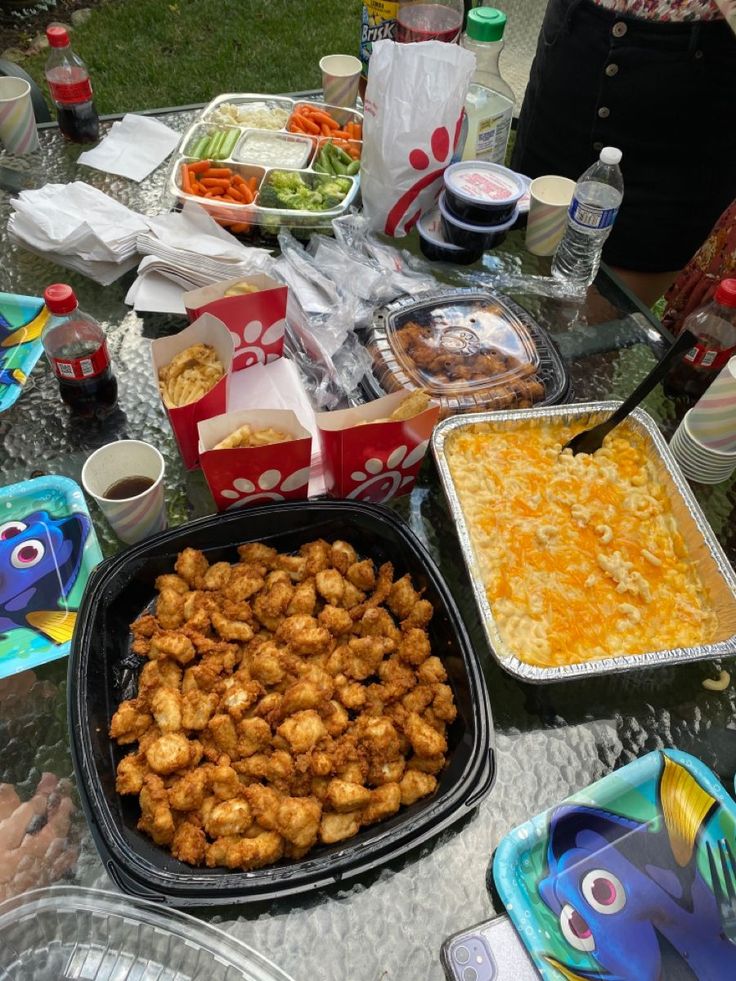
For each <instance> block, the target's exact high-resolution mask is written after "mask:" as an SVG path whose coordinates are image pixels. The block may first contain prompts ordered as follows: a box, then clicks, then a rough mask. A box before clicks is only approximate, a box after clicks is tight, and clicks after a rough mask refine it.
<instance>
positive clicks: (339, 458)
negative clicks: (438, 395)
mask: <svg viewBox="0 0 736 981" xmlns="http://www.w3.org/2000/svg"><path fill="white" fill-rule="evenodd" d="M406 394H407V393H406V392H396V393H394V394H393V395H386V396H385V398H382V399H377V400H376V401H375V402H370V403H368V404H367V405H361V406H358V407H356V408H354V409H341V410H338V411H337V412H320V413H318V414H317V416H316V420H317V426H318V429H319V436H320V440H321V443H322V461H323V467H324V474H325V484H326V487H327V493H328V494H329V495H330V496H331V497H346V498H350V499H351V500H357V501H371V502H373V503H374V504H382V503H383V502H384V501H388V500H390V499H391V498H392V497H398V496H399V495H401V494H407V493H408V492H409V491H410V490H411V489H412V487H413V486H414V481H415V480H416V476H417V474H418V473H419V468H420V467H421V465H422V460H423V459H424V455H425V453H426V452H427V446H428V444H429V438H430V436H431V435H432V430H433V429H434V427H435V424H436V422H437V417H438V415H439V411H440V409H439V405H438V404H437V403H435V402H433V403H431V404H430V406H429V408H427V409H425V410H424V411H423V412H420V413H419V414H418V415H415V416H413V417H412V418H411V419H404V420H401V421H399V420H389V418H388V417H389V416H390V415H391V413H392V412H393V411H394V410H395V409H397V408H398V406H399V405H400V404H401V403H402V402H403V401H404V399H405V398H406Z"/></svg>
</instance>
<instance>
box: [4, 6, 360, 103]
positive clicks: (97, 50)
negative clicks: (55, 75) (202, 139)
mask: <svg viewBox="0 0 736 981" xmlns="http://www.w3.org/2000/svg"><path fill="white" fill-rule="evenodd" d="M360 9H361V3H360V2H359V0H340V2H336V0H309V2H308V3H298V2H297V0H174V2H168V0H110V2H108V3H105V4H103V5H102V6H100V7H97V8H95V9H94V12H93V14H92V16H91V17H90V19H89V20H88V21H87V23H86V24H83V25H82V26H81V27H80V28H78V29H77V30H75V31H74V34H73V37H72V44H73V46H74V48H75V50H76V51H77V52H78V53H79V55H80V56H81V57H82V58H83V59H84V60H85V62H86V63H87V66H88V68H89V70H90V73H91V76H92V83H93V86H94V90H95V101H96V104H97V110H98V112H100V113H113V112H130V111H131V110H135V109H153V108H157V107H160V106H175V105H185V104H187V103H190V102H208V101H209V100H210V99H211V98H213V97H214V96H216V95H219V94H220V93H222V92H293V91H299V90H300V89H312V88H319V87H320V85H321V79H320V72H319V59H320V58H321V57H322V55H325V54H332V53H341V54H343V53H344V54H357V53H358V44H359V38H360ZM46 57H47V52H43V53H42V54H40V55H37V56H35V57H33V58H28V59H26V60H25V61H24V62H23V67H24V68H25V70H26V71H27V72H28V73H29V74H30V75H32V76H33V78H35V79H36V81H37V82H38V84H39V85H40V86H41V88H42V90H43V91H44V94H45V95H46V96H47V97H48V90H47V87H46V85H45V82H44V80H43V66H44V64H45V62H46Z"/></svg>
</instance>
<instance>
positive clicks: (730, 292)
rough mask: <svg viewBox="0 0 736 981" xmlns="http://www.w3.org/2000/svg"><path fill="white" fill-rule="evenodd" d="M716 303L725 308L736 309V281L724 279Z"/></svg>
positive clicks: (717, 290)
mask: <svg viewBox="0 0 736 981" xmlns="http://www.w3.org/2000/svg"><path fill="white" fill-rule="evenodd" d="M715 301H716V303H720V304H722V305H723V306H724V307H736V279H724V280H723V281H722V282H721V283H719V284H718V288H717V289H716V294H715Z"/></svg>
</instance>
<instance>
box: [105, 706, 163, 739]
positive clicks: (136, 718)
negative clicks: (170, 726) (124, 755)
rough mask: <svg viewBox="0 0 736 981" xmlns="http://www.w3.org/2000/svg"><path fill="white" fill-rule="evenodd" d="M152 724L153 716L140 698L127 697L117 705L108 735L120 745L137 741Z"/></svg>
mask: <svg viewBox="0 0 736 981" xmlns="http://www.w3.org/2000/svg"><path fill="white" fill-rule="evenodd" d="M151 725H153V716H152V715H150V713H149V712H148V710H147V708H146V706H145V704H144V703H143V701H142V699H140V698H129V699H128V700H127V701H125V702H121V703H120V705H118V708H117V711H116V712H115V715H113V717H112V720H111V721H110V737H111V738H112V739H115V740H117V742H118V743H119V744H120V745H121V746H126V745H127V744H128V743H134V742H137V741H138V740H139V739H140V738H141V736H142V735H143V734H144V733H145V732H146V730H147V729H149V728H150V727H151Z"/></svg>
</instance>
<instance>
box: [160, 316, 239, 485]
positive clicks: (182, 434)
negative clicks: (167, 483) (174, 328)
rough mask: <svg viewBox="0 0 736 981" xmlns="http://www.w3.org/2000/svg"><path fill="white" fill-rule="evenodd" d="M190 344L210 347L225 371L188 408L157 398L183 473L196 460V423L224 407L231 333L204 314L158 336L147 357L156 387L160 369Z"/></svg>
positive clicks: (230, 361)
mask: <svg viewBox="0 0 736 981" xmlns="http://www.w3.org/2000/svg"><path fill="white" fill-rule="evenodd" d="M193 344H210V345H211V346H212V347H213V348H214V349H215V351H216V352H217V356H218V357H219V359H220V361H221V362H222V366H223V368H224V369H225V374H224V375H223V376H222V378H221V379H220V380H219V381H218V382H217V384H216V385H214V386H213V387H212V388H211V389H210V390H209V392H206V393H205V394H204V395H203V396H202V397H201V398H199V399H197V400H196V402H190V403H189V404H188V405H180V406H171V405H167V404H166V403H165V402H164V399H163V396H162V398H161V401H162V402H163V405H164V408H165V409H166V414H167V415H168V417H169V422H170V423H171V428H172V429H173V430H174V436H175V437H176V442H177V443H178V445H179V452H180V453H181V457H182V460H183V461H184V466H185V467H186V468H187V470H192V469H193V468H194V467H196V466H197V462H198V459H199V453H198V448H197V445H198V442H199V434H198V433H197V423H198V422H200V420H202V419H208V418H209V417H210V416H216V415H220V414H221V413H222V412H224V411H225V409H226V408H227V393H228V388H229V384H230V374H231V372H232V364H233V347H234V345H233V338H232V334H231V333H230V331H229V330H228V329H227V327H226V326H225V324H223V322H222V321H221V320H218V319H217V317H213V316H212V314H209V313H205V314H203V315H202V316H201V317H199V318H198V319H197V320H195V321H194V323H193V324H190V325H189V327H185V328H184V330H180V331H179V333H178V334H172V336H171V337H159V338H158V339H157V340H155V341H153V342H152V343H151V358H152V360H153V373H154V376H155V378H156V384H158V379H159V372H160V371H161V369H162V368H165V367H166V365H168V364H170V362H171V361H172V359H173V358H174V357H175V356H176V355H177V354H179V352H180V351H183V350H184V349H185V348H188V347H191V346H192V345H193Z"/></svg>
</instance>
